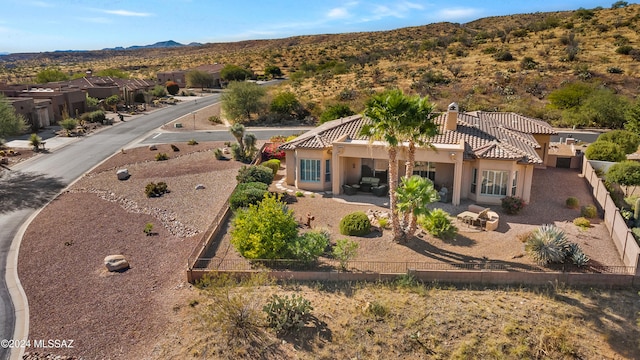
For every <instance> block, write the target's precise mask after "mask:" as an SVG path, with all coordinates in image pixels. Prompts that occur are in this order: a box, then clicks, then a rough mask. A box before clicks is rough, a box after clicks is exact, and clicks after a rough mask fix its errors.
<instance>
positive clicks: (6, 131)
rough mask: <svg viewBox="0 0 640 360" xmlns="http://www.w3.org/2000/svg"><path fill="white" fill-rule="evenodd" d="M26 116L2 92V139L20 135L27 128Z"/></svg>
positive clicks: (0, 127)
mask: <svg viewBox="0 0 640 360" xmlns="http://www.w3.org/2000/svg"><path fill="white" fill-rule="evenodd" d="M27 127H28V126H27V123H26V121H25V119H24V117H23V116H22V115H20V114H18V113H16V110H15V109H14V108H13V106H11V104H9V102H8V101H7V100H6V99H5V97H4V96H3V95H1V94H0V139H4V138H6V137H7V136H13V135H18V134H20V133H22V132H23V131H25V130H26V129H27Z"/></svg>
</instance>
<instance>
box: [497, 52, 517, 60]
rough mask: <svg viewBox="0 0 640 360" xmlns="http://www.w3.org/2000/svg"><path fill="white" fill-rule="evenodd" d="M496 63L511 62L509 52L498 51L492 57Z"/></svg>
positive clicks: (511, 57)
mask: <svg viewBox="0 0 640 360" xmlns="http://www.w3.org/2000/svg"><path fill="white" fill-rule="evenodd" d="M493 58H494V59H496V61H513V55H512V54H511V52H509V51H506V50H504V51H500V52H498V53H496V54H495V55H494V56H493Z"/></svg>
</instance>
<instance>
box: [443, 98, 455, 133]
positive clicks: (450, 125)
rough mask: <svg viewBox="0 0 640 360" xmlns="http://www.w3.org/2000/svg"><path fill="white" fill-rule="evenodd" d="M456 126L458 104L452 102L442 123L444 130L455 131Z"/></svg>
mask: <svg viewBox="0 0 640 360" xmlns="http://www.w3.org/2000/svg"><path fill="white" fill-rule="evenodd" d="M457 124H458V104H457V103H454V102H452V103H451V104H449V108H448V109H447V119H446V121H445V123H444V129H445V130H451V131H456V128H457Z"/></svg>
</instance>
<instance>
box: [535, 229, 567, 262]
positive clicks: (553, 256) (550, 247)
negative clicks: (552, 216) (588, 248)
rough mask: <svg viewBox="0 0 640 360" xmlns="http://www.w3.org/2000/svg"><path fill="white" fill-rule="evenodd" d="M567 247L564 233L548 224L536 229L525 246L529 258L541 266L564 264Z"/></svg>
mask: <svg viewBox="0 0 640 360" xmlns="http://www.w3.org/2000/svg"><path fill="white" fill-rule="evenodd" d="M568 247H569V242H568V241H567V236H566V235H565V233H564V231H562V230H560V229H558V228H557V227H555V226H553V225H550V224H545V225H542V226H540V227H539V228H538V229H536V230H535V231H534V232H533V233H532V234H531V236H530V237H529V240H527V243H526V244H525V250H526V251H527V253H528V254H529V256H531V258H532V259H533V260H534V261H535V262H537V263H539V264H541V265H547V264H549V263H562V262H564V259H565V257H566V253H567V250H568Z"/></svg>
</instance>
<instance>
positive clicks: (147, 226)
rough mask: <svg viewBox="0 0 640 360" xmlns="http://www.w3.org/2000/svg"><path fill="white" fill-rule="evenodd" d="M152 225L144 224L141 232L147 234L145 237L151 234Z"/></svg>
mask: <svg viewBox="0 0 640 360" xmlns="http://www.w3.org/2000/svg"><path fill="white" fill-rule="evenodd" d="M152 231H153V224H152V223H146V224H145V225H144V229H143V230H142V232H143V233H145V234H147V236H151V235H152V234H153V232H152Z"/></svg>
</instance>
